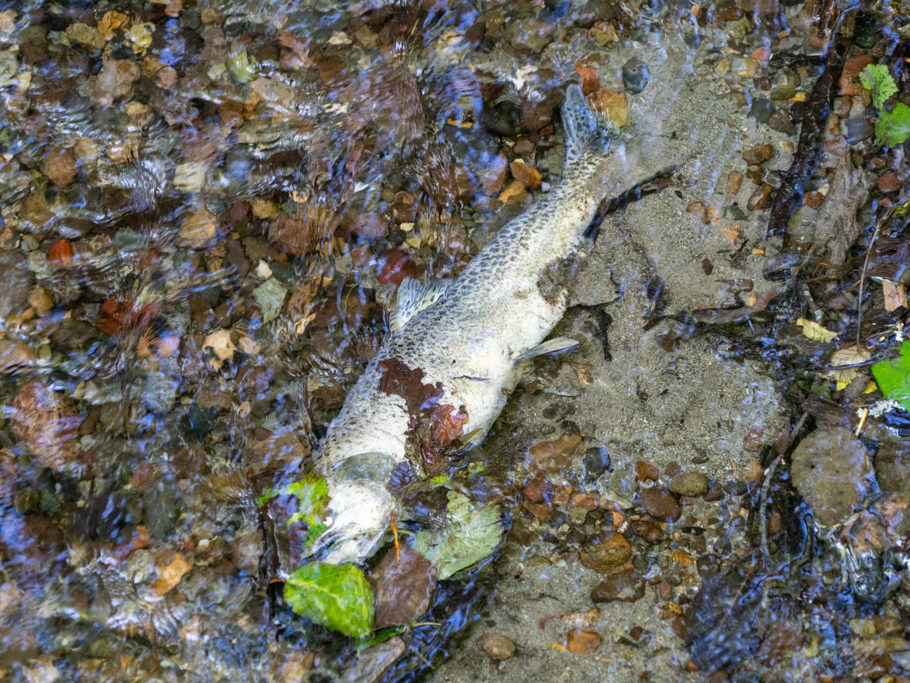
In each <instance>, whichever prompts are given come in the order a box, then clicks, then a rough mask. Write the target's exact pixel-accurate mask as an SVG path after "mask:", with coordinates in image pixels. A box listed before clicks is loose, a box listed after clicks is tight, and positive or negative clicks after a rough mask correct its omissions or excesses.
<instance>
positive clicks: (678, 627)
mask: <svg viewBox="0 0 910 683" xmlns="http://www.w3.org/2000/svg"><path fill="white" fill-rule="evenodd" d="M670 630H672V631H673V633H675V634H676V636H677V638H680V639H682V640H685V639H686V620H685V619H683V617H682V615H679V616H677V617H676V618H675V619H674V620H673V621H672V622H670Z"/></svg>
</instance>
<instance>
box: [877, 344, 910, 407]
mask: <svg viewBox="0 0 910 683" xmlns="http://www.w3.org/2000/svg"><path fill="white" fill-rule="evenodd" d="M872 376H873V377H875V381H876V383H877V384H878V387H879V389H881V390H882V393H883V394H884V395H885V398H889V399H891V400H892V401H897V402H898V403H900V405H901V408H903V409H904V410H907V411H910V339H908V340H906V341H904V343H903V344H901V348H900V356H898V357H897V358H892V359H890V360H883V361H881V362H878V363H876V364H875V365H873V366H872Z"/></svg>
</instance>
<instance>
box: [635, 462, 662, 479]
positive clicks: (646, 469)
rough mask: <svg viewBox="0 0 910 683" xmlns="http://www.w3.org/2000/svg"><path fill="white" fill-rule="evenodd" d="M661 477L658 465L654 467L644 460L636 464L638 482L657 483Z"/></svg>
mask: <svg viewBox="0 0 910 683" xmlns="http://www.w3.org/2000/svg"><path fill="white" fill-rule="evenodd" d="M659 476H660V470H659V469H658V468H657V465H652V464H651V463H649V462H645V461H644V460H638V461H637V462H636V463H635V478H636V479H637V480H638V481H657V478H658V477H659Z"/></svg>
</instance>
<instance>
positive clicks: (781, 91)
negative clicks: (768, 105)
mask: <svg viewBox="0 0 910 683" xmlns="http://www.w3.org/2000/svg"><path fill="white" fill-rule="evenodd" d="M799 84H800V78H799V76H798V75H797V73H796V72H795V71H793V70H792V69H789V68H784V69H781V70H780V71H778V72H777V75H776V76H775V77H774V83H773V84H772V85H771V93H770V94H771V99H772V100H777V101H780V100H789V99H790V98H791V97H793V96H794V95H795V94H796V89H797V88H798V87H799Z"/></svg>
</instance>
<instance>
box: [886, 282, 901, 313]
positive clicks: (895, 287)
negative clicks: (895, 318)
mask: <svg viewBox="0 0 910 683" xmlns="http://www.w3.org/2000/svg"><path fill="white" fill-rule="evenodd" d="M882 294H884V295H885V310H886V311H888V313H891V312H893V311H896V310H897V309H898V308H901V307H904V308H907V287H906V285H903V284H901V283H900V282H893V281H892V280H882Z"/></svg>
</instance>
